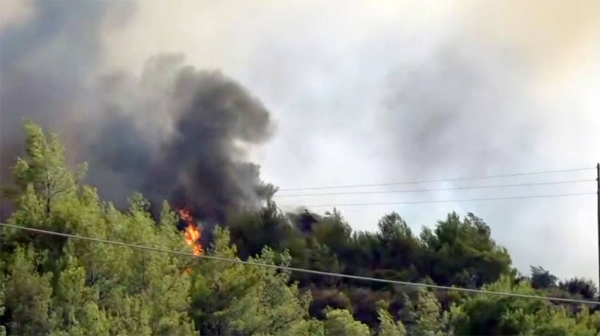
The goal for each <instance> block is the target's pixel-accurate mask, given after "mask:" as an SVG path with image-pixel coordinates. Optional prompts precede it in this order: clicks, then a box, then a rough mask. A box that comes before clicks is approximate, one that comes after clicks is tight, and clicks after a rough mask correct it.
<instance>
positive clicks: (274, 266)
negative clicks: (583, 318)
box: [0, 223, 600, 305]
mask: <svg viewBox="0 0 600 336" xmlns="http://www.w3.org/2000/svg"><path fill="white" fill-rule="evenodd" d="M0 226H6V227H11V228H14V229H19V230H25V231H31V232H37V233H43V234H48V235H55V236H61V237H67V238H74V239H81V240H87V241H93V242H97V243H105V244H111V245H117V246H124V247H129V248H137V249H141V250H147V251H154V252H163V253H170V254H175V255H181V256H186V257H192V258H198V259H209V260H218V261H223V262H229V263H238V264H244V265H250V266H260V267H268V268H274V269H278V270H284V271H290V272H300V273H309V274H317V275H323V276H331V277H337V278H346V279H353V280H361V281H372V282H380V283H387V284H391V285H401V286H412V287H422V288H431V289H443V290H455V291H459V292H467V293H477V294H490V295H501V296H509V297H519V298H525V299H536V300H548V301H557V302H566V303H579V304H589V305H600V302H596V301H588V300H578V299H567V298H557V297H547V296H539V295H528V294H519V293H509V292H498V291H489V290H482V289H471V288H461V287H450V286H440V285H432V284H426V283H419V282H407V281H397V280H387V279H381V278H373V277H365V276H358V275H350V274H342V273H332V272H323V271H315V270H310V269H305V268H297V267H289V266H280V265H271V264H263V263H257V262H253V261H244V260H239V259H230V258H223V257H217V256H209V255H194V254H192V253H188V252H180V251H173V250H167V249H163V248H158V247H151V246H144V245H136V244H129V243H123V242H117V241H112V240H106V239H100V238H92V237H84V236H79V235H74V234H69V233H62V232H56V231H48V230H42V229H35V228H30V227H25V226H19V225H12V224H6V223H0Z"/></svg>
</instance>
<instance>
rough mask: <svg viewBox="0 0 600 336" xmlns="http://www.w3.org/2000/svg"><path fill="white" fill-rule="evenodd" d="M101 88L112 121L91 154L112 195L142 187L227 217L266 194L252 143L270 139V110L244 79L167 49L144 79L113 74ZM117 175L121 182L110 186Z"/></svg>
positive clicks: (154, 195) (210, 215) (96, 178)
mask: <svg viewBox="0 0 600 336" xmlns="http://www.w3.org/2000/svg"><path fill="white" fill-rule="evenodd" d="M101 92H102V95H101V96H102V102H101V103H100V105H99V106H101V108H102V109H103V110H104V115H105V116H107V118H106V120H107V123H105V124H104V125H102V127H101V128H100V129H101V131H100V132H98V133H97V135H96V139H95V141H93V144H92V146H91V147H90V150H87V151H86V154H87V155H88V156H89V157H88V160H87V161H89V162H90V164H91V166H92V167H96V168H97V169H96V170H97V172H96V173H92V175H91V177H90V178H91V180H92V182H93V184H97V185H101V184H102V183H104V184H105V186H104V187H103V188H101V190H102V192H103V193H106V194H107V196H108V197H110V198H111V199H115V200H120V201H123V200H124V199H125V197H127V196H128V194H129V193H130V192H131V191H133V190H136V191H140V192H142V193H143V194H144V195H146V196H147V197H149V198H150V200H151V201H153V203H155V204H156V203H159V202H160V201H161V200H163V199H168V200H170V201H171V202H173V203H174V205H175V206H192V207H194V208H195V210H196V212H197V214H198V215H201V216H204V217H205V218H207V219H211V220H223V219H224V216H225V215H226V213H227V212H229V211H231V210H239V209H244V208H248V207H250V208H254V207H256V206H258V205H259V204H260V200H261V199H263V198H264V196H266V194H265V193H266V192H267V191H268V186H266V185H264V184H263V183H262V182H261V180H260V178H259V167H258V166H256V165H255V164H252V163H250V162H248V158H247V153H246V150H245V149H244V147H245V146H247V145H254V144H260V143H262V142H264V141H265V140H267V139H268V138H269V136H270V134H271V130H272V125H271V120H270V115H269V112H268V111H267V110H266V108H265V107H264V106H263V104H262V103H261V102H260V101H259V100H258V99H256V98H254V97H253V96H252V95H251V94H250V93H249V92H248V91H247V90H246V89H244V88H243V87H242V86H241V85H240V84H238V83H237V82H235V81H233V80H231V79H229V78H227V77H225V76H224V75H223V74H221V73H220V72H218V71H199V70H196V69H195V68H193V67H191V66H185V65H184V63H183V58H182V57H180V56H176V55H163V56H157V57H154V58H152V59H151V60H150V61H149V62H148V64H147V66H146V68H145V70H144V72H143V74H142V75H141V77H140V78H138V79H136V78H131V77H128V76H124V75H120V76H111V77H110V78H105V79H104V85H103V88H102V89H101ZM109 174H110V175H109ZM109 176H110V177H109ZM111 179H113V180H115V179H116V180H118V181H119V182H118V183H117V184H115V185H114V187H115V188H118V189H114V188H112V186H111V184H108V185H106V182H105V181H107V180H111Z"/></svg>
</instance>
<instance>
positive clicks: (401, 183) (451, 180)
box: [279, 167, 596, 191]
mask: <svg viewBox="0 0 600 336" xmlns="http://www.w3.org/2000/svg"><path fill="white" fill-rule="evenodd" d="M592 169H596V167H587V168H575V169H561V170H545V171H537V172H528V173H512V174H502V175H487V176H478V177H455V178H446V179H435V180H418V181H407V182H391V183H375V184H354V185H337V186H329V187H321V186H319V187H307V188H286V189H279V191H300V190H319V189H344V188H362V187H380V186H390V185H407V184H419V183H430V182H454V181H469V180H482V179H488V178H497V177H513V176H529V175H541V174H551V173H566V172H577V171H586V170H592Z"/></svg>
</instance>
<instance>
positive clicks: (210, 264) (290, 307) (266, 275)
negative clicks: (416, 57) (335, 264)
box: [193, 227, 315, 335]
mask: <svg viewBox="0 0 600 336" xmlns="http://www.w3.org/2000/svg"><path fill="white" fill-rule="evenodd" d="M214 238H215V240H214V244H213V246H212V247H211V249H209V253H210V254H211V255H213V256H217V257H221V258H229V259H237V258H236V249H235V246H232V245H231V241H230V237H229V231H228V230H226V229H222V228H220V227H216V228H215V234H214ZM276 259H279V260H280V263H279V264H280V265H282V266H288V265H289V264H290V261H291V257H290V255H289V254H288V253H285V252H284V253H283V254H281V255H279V256H278V258H277V256H276V253H275V252H274V251H273V250H271V249H269V248H265V249H263V251H262V253H261V254H260V255H259V256H257V257H251V258H249V259H248V261H249V262H251V263H257V264H263V265H275V264H276ZM237 260H239V259H237ZM193 270H194V272H197V274H198V275H197V276H194V279H195V280H194V289H193V293H194V306H193V309H194V310H195V312H194V315H195V316H197V320H196V321H197V323H198V325H199V327H200V330H201V331H202V332H203V333H207V334H226V335H290V334H291V335H310V334H311V331H312V330H314V328H315V322H314V321H310V319H309V316H308V306H309V303H310V299H311V297H310V293H304V294H302V293H300V291H299V289H298V287H297V285H296V284H293V283H292V284H289V281H290V272H287V271H278V270H277V269H275V268H272V267H261V266H254V265H244V264H240V263H225V262H222V261H218V260H204V261H203V262H202V263H201V264H200V265H198V266H197V267H195V268H193Z"/></svg>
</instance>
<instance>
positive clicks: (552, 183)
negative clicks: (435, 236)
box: [275, 180, 596, 198]
mask: <svg viewBox="0 0 600 336" xmlns="http://www.w3.org/2000/svg"><path fill="white" fill-rule="evenodd" d="M583 182H596V180H576V181H557V182H537V183H517V184H496V185H485V186H470V187H452V188H433V189H409V190H381V191H340V192H331V193H329V192H328V193H312V194H287V195H285V194H284V195H275V197H277V198H280V197H301V196H335V195H366V194H396V193H412V192H427V191H447V190H469V189H492V188H508V187H525V186H541V185H555V184H571V183H583Z"/></svg>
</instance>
